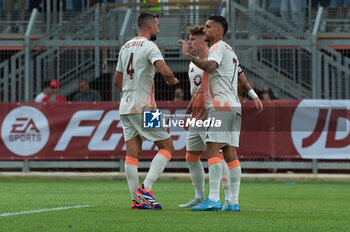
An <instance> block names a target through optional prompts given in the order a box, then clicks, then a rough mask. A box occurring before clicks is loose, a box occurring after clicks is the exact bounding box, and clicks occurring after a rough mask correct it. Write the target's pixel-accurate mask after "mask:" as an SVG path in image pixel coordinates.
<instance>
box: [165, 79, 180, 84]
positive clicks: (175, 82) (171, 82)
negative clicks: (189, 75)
mask: <svg viewBox="0 0 350 232" xmlns="http://www.w3.org/2000/svg"><path fill="white" fill-rule="evenodd" d="M177 83H179V80H178V79H177V78H176V77H174V78H171V79H170V80H167V81H166V84H167V85H176V84H177Z"/></svg>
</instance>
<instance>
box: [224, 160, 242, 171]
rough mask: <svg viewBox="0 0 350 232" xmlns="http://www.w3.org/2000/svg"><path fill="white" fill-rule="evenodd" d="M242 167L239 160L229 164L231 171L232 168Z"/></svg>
mask: <svg viewBox="0 0 350 232" xmlns="http://www.w3.org/2000/svg"><path fill="white" fill-rule="evenodd" d="M240 165H241V164H240V163H239V160H234V161H231V162H229V163H227V166H228V169H231V168H234V167H238V166H240Z"/></svg>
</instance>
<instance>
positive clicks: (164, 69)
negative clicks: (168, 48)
mask: <svg viewBox="0 0 350 232" xmlns="http://www.w3.org/2000/svg"><path fill="white" fill-rule="evenodd" d="M154 66H156V68H157V69H158V70H159V72H160V73H161V74H162V76H163V78H164V80H165V81H166V83H167V85H176V84H177V83H179V80H178V79H177V78H176V77H175V76H174V73H173V71H171V69H170V68H169V67H168V65H167V64H166V63H165V61H164V60H157V61H156V62H154Z"/></svg>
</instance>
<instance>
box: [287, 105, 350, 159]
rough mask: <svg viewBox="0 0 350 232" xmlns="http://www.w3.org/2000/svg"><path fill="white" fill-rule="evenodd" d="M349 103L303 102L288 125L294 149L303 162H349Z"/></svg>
mask: <svg viewBox="0 0 350 232" xmlns="http://www.w3.org/2000/svg"><path fill="white" fill-rule="evenodd" d="M349 105H350V101H346V100H344V101H339V100H338V101H329V100H303V101H302V102H301V103H300V104H299V105H298V107H297V109H296V110H295V112H294V114H293V119H292V123H291V133H292V134H291V135H292V140H293V143H294V146H295V148H296V150H297V151H298V152H299V154H300V155H301V156H302V157H303V158H305V159H313V158H320V159H322V158H325V159H349V158H350V109H349V107H346V106H349Z"/></svg>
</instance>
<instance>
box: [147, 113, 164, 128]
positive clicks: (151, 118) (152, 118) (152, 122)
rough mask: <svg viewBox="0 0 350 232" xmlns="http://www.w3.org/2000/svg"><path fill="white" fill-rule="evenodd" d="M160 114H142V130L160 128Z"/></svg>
mask: <svg viewBox="0 0 350 232" xmlns="http://www.w3.org/2000/svg"><path fill="white" fill-rule="evenodd" d="M161 115H162V113H161V112H159V109H157V110H150V111H144V112H143V128H160V126H161V124H160V122H161Z"/></svg>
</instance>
